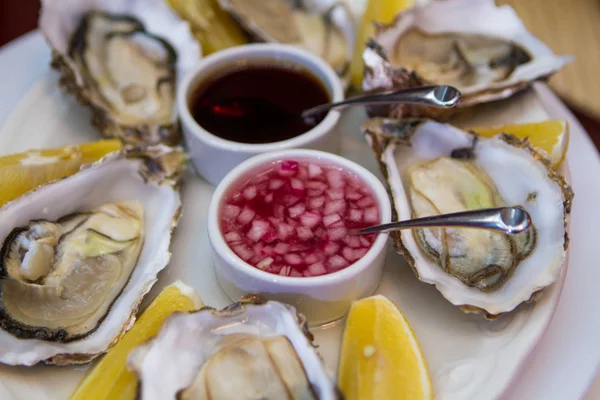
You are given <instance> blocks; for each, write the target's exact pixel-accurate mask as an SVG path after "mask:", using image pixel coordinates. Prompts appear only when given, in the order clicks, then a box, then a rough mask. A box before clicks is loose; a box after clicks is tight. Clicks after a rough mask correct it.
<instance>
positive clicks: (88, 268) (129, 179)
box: [0, 146, 182, 365]
mask: <svg viewBox="0 0 600 400" xmlns="http://www.w3.org/2000/svg"><path fill="white" fill-rule="evenodd" d="M177 155H179V156H177ZM181 155H182V152H181V150H179V149H173V148H170V147H167V146H157V147H154V148H152V149H150V151H148V152H142V150H141V149H137V150H135V152H134V153H132V155H127V154H126V153H123V152H116V153H111V154H109V155H107V156H106V157H104V158H103V159H101V160H100V161H98V162H97V163H94V164H92V165H90V166H85V167H83V168H82V169H81V170H80V171H79V172H77V173H76V174H74V175H72V176H69V177H67V178H65V179H62V180H59V181H55V182H51V183H48V184H46V185H43V186H41V187H39V188H37V189H36V190H34V191H32V192H29V193H27V194H25V195H23V196H22V197H20V198H18V199H16V200H14V201H12V202H10V203H7V204H6V205H4V206H3V207H2V208H0V246H1V248H2V249H1V251H0V294H1V296H0V298H1V301H0V362H2V363H5V364H11V365H32V364H35V363H38V362H41V361H43V362H46V363H52V364H63V365H64V364H75V363H85V362H89V361H90V360H92V359H94V358H95V357H97V356H98V355H100V354H102V353H104V352H106V351H107V350H108V349H109V348H111V347H112V346H113V345H115V344H116V342H117V341H118V340H119V339H120V338H121V336H122V335H123V334H124V333H125V332H126V331H127V330H128V329H129V328H130V326H131V325H132V324H133V322H134V321H135V313H136V310H137V307H138V305H139V304H140V302H141V300H142V298H143V297H144V295H145V294H146V293H147V292H148V291H149V290H150V288H151V287H152V285H153V284H154V282H155V281H156V276H157V274H158V272H159V271H161V270H162V269H163V268H164V267H165V266H166V265H167V263H168V261H169V258H170V252H169V244H170V240H171V233H172V230H173V229H174V227H175V225H176V223H177V221H178V219H179V215H180V206H181V203H180V198H179V193H178V190H177V179H178V177H179V176H180V172H181V171H180V170H181Z"/></svg>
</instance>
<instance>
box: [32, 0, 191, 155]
mask: <svg viewBox="0 0 600 400" xmlns="http://www.w3.org/2000/svg"><path fill="white" fill-rule="evenodd" d="M69 3H71V2H70V1H61V2H57V1H55V0H45V1H44V2H43V7H42V12H41V17H40V28H41V29H42V32H43V33H44V34H45V36H46V37H47V39H48V41H49V43H50V44H51V45H52V47H53V61H52V65H53V66H54V67H55V68H57V69H58V70H59V72H60V73H61V74H62V76H61V78H60V84H61V87H62V88H63V89H65V90H66V91H67V92H70V93H72V94H73V95H74V96H75V97H76V98H77V100H78V101H79V102H80V103H82V104H84V105H87V106H89V107H90V108H91V110H92V123H93V124H94V126H96V127H97V128H98V129H99V130H100V132H101V133H102V134H103V135H104V136H107V137H117V138H119V139H121V140H123V141H124V142H126V143H130V144H158V143H165V144H170V145H172V144H176V143H178V142H179V141H180V132H179V127H178V124H177V115H176V109H175V91H176V82H177V74H178V73H179V72H184V71H183V70H184V68H183V65H188V64H190V62H189V60H188V58H189V55H190V54H187V53H191V54H192V55H194V54H195V55H196V57H197V58H199V48H198V45H197V43H195V42H194V41H193V39H192V37H191V34H190V33H189V32H187V34H186V33H185V32H182V31H181V29H175V28H176V27H177V26H178V23H179V22H181V23H183V24H185V23H184V22H182V21H173V20H172V19H170V18H169V14H167V15H166V16H164V17H162V21H154V20H155V19H156V18H152V17H149V16H148V15H151V12H150V11H151V10H152V6H153V5H154V4H155V1H147V2H146V3H147V4H145V7H147V9H148V10H146V11H145V14H142V15H138V14H140V13H139V11H138V9H139V8H140V7H141V6H142V5H140V4H139V3H144V2H142V1H137V2H129V3H130V4H120V3H125V2H119V1H117V2H111V3H110V4H109V5H110V6H111V7H112V8H110V7H109V8H106V7H108V6H109V5H107V6H106V7H105V8H102V7H96V5H95V4H94V2H92V1H91V0H88V1H83V2H81V4H78V5H76V6H73V5H72V4H69ZM136 4H138V5H137V8H136ZM69 6H73V7H72V8H71V9H69V8H68V7H69ZM127 6H129V7H130V9H128V8H127ZM86 7H87V8H86ZM163 8H164V9H163ZM163 8H161V9H159V10H157V11H156V12H158V11H160V12H167V13H171V12H170V10H169V9H168V7H166V6H165V5H163ZM146 14H148V15H146ZM171 15H173V14H172V13H171ZM144 16H145V17H146V18H142V17H144ZM172 18H175V17H174V16H172ZM144 20H145V21H144ZM147 21H150V22H154V23H153V24H151V25H149V24H145V23H144V22H147ZM61 23H62V24H64V25H65V26H63V27H57V26H56V25H57V24H61ZM158 23H162V24H164V25H167V26H170V27H171V28H172V29H173V31H172V32H170V33H168V34H166V35H165V36H164V37H163V36H157V35H156V34H155V33H151V32H155V30H154V29H153V28H154V27H155V26H156V25H158ZM186 27H187V25H186ZM161 29H162V28H161ZM186 29H187V28H186ZM188 31H189V29H188ZM161 33H164V32H161ZM181 51H185V52H186V54H185V55H184V56H183V57H184V58H185V60H183V61H182V62H180V61H179V57H180V52H181Z"/></svg>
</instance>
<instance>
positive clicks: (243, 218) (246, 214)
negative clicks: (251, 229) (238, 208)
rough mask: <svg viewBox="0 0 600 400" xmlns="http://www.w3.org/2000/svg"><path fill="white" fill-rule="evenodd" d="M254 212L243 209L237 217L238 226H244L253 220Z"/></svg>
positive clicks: (246, 208)
mask: <svg viewBox="0 0 600 400" xmlns="http://www.w3.org/2000/svg"><path fill="white" fill-rule="evenodd" d="M255 215H256V212H255V211H254V210H252V209H250V208H248V207H244V209H243V210H242V212H241V213H240V215H238V217H237V220H238V222H239V223H240V224H242V225H246V224H249V223H250V221H252V219H253V218H254V216H255Z"/></svg>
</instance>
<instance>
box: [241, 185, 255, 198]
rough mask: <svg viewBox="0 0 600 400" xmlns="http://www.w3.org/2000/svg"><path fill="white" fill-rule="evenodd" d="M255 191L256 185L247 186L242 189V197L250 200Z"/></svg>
mask: <svg viewBox="0 0 600 400" xmlns="http://www.w3.org/2000/svg"><path fill="white" fill-rule="evenodd" d="M257 193H258V190H256V186H248V187H247V188H246V189H244V198H245V199H246V200H252V199H253V198H255V197H256V194H257Z"/></svg>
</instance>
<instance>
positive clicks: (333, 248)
mask: <svg viewBox="0 0 600 400" xmlns="http://www.w3.org/2000/svg"><path fill="white" fill-rule="evenodd" d="M323 250H324V251H325V254H327V255H328V256H331V255H334V254H335V253H337V252H338V251H339V250H340V245H339V244H337V243H334V242H328V243H327V244H326V245H325V248H324V249H323Z"/></svg>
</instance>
